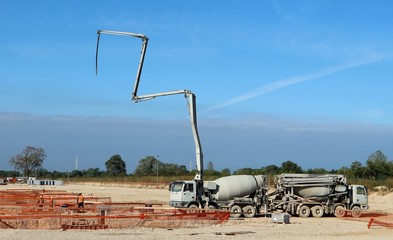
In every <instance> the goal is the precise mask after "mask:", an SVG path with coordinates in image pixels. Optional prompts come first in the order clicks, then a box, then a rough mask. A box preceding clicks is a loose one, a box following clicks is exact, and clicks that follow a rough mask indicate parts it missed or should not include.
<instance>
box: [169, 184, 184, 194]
mask: <svg viewBox="0 0 393 240" xmlns="http://www.w3.org/2000/svg"><path fill="white" fill-rule="evenodd" d="M182 188H183V183H182V182H178V183H172V184H171V192H180V191H181V190H182Z"/></svg>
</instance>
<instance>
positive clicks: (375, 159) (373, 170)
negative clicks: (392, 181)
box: [366, 150, 393, 179]
mask: <svg viewBox="0 0 393 240" xmlns="http://www.w3.org/2000/svg"><path fill="white" fill-rule="evenodd" d="M366 166H367V169H366V172H367V175H368V176H369V177H371V178H374V179H385V178H387V177H390V176H393V173H392V171H393V163H392V162H391V161H388V158H387V157H386V156H385V155H384V154H383V153H382V152H381V151H379V150H378V151H376V152H375V153H372V154H371V155H370V156H369V157H368V159H367V161H366Z"/></svg>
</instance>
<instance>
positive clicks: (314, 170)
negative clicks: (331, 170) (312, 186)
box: [306, 168, 328, 174]
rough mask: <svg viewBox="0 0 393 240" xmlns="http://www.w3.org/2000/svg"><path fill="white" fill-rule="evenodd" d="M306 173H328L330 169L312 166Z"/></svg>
mask: <svg viewBox="0 0 393 240" xmlns="http://www.w3.org/2000/svg"><path fill="white" fill-rule="evenodd" d="M306 173H308V174H327V173H328V171H326V169H324V168H310V169H307V171H306Z"/></svg>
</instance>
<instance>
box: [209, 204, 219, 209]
mask: <svg viewBox="0 0 393 240" xmlns="http://www.w3.org/2000/svg"><path fill="white" fill-rule="evenodd" d="M208 208H209V209H218V207H217V206H216V205H214V204H209V206H208Z"/></svg>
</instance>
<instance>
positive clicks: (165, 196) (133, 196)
mask: <svg viewBox="0 0 393 240" xmlns="http://www.w3.org/2000/svg"><path fill="white" fill-rule="evenodd" d="M11 187H12V188H25V189H27V188H32V189H34V188H42V187H39V186H38V187H37V186H35V187H32V186H27V185H13V186H12V185H8V186H0V189H1V188H2V189H8V188H11ZM46 189H58V190H66V191H67V192H82V193H84V194H85V195H89V194H92V195H97V196H102V197H105V196H110V197H112V201H114V202H124V201H127V202H137V201H141V202H161V203H164V204H167V202H168V201H169V192H168V190H167V189H166V188H165V186H160V188H142V187H139V186H119V185H116V186H115V185H99V184H92V183H89V184H88V183H86V184H83V185H82V184H79V185H75V184H67V185H64V186H52V187H46ZM369 202H370V208H371V210H373V211H387V212H390V213H392V214H393V193H389V194H380V193H373V194H372V195H370V196H369ZM386 220H388V219H386ZM389 221H390V220H389ZM390 222H391V221H390ZM212 238H214V239H262V238H269V239H280V240H286V239H288V240H289V239H291V240H298V239H299V240H300V239H345V240H348V239H358V240H363V239H370V240H371V239H386V240H387V239H389V240H391V239H393V229H387V228H383V227H379V226H373V227H372V228H371V229H368V228H367V220H364V219H363V221H357V220H356V219H351V220H345V219H339V218H335V217H324V218H307V219H303V218H297V217H292V218H291V224H277V223H272V222H271V220H270V219H269V218H264V217H257V218H252V219H237V220H236V219H230V220H229V221H228V222H226V223H223V224H220V225H213V226H202V227H195V228H181V229H160V228H154V229H152V228H140V227H136V228H130V229H110V230H67V231H60V230H51V231H50V230H49V231H48V230H8V229H7V230H0V239H1V240H11V239H12V240H30V239H35V240H39V239H56V240H66V239H73V240H74V239H97V240H100V239H116V240H117V239H191V240H192V239H198V240H199V239H209V240H210V239H212Z"/></svg>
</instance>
